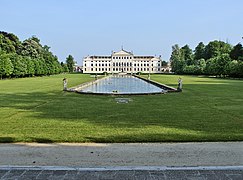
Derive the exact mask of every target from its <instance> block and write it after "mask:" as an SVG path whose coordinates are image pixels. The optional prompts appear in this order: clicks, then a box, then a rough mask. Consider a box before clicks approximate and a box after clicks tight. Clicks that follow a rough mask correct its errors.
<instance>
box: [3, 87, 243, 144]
mask: <svg viewBox="0 0 243 180" xmlns="http://www.w3.org/2000/svg"><path fill="white" fill-rule="evenodd" d="M242 86H243V85H242ZM184 88H185V89H184V90H183V92H182V93H177V94H164V95H152V96H129V98H131V99H132V101H131V102H129V103H128V104H117V103H116V101H115V100H114V98H116V97H112V96H98V95H80V94H76V93H68V92H60V91H52V92H45V93H44V92H32V93H28V92H26V93H21V94H17V93H16V94H0V100H1V101H0V108H1V109H2V110H3V116H2V120H4V121H5V123H6V122H7V121H8V120H14V119H15V118H18V121H19V120H20V121H22V123H25V121H26V119H29V122H30V121H32V120H35V121H36V120H46V121H56V122H54V123H56V127H55V128H58V126H59V124H60V123H59V122H58V121H65V122H66V123H69V122H74V123H75V125H76V126H78V127H77V129H76V130H79V131H80V133H82V130H80V129H79V128H80V127H81V129H82V128H83V127H82V124H86V123H87V124H89V126H90V128H94V129H95V128H97V127H98V130H99V129H100V130H101V129H102V128H107V129H108V131H109V128H110V129H118V130H121V129H122V128H125V129H129V128H131V129H134V130H135V129H136V130H137V129H142V130H144V131H145V132H144V135H139V134H138V135H139V136H140V137H130V136H126V135H124V136H120V135H118V134H116V133H115V131H113V132H111V133H113V134H112V135H110V136H106V137H99V138H95V137H87V136H86V137H85V138H86V139H87V140H89V141H91V142H161V141H162V139H163V138H161V137H158V136H161V134H154V135H153V134H152V135H151V132H148V131H153V126H154V127H163V128H173V129H176V130H182V131H183V130H185V131H195V132H200V133H205V134H206V135H207V134H210V135H211V134H213V133H214V132H215V131H216V132H219V133H220V132H222V134H224V133H228V134H229V135H230V136H231V137H236V136H238V137H241V139H243V130H242V129H243V117H242V116H241V115H240V114H239V112H240V110H242V107H243V101H242V102H239V101H237V102H233V101H232V99H234V98H235V99H239V98H242V99H243V95H241V94H240V89H237V88H235V89H234V88H231V87H229V86H227V87H225V86H224V84H212V85H210V86H209V85H206V84H197V85H195V84H185V85H184ZM191 90H192V91H193V92H192V91H191ZM232 91H233V92H232ZM219 92H220V93H219ZM229 92H230V93H229ZM216 104H217V107H216ZM224 105H228V106H229V105H232V107H233V106H235V107H236V106H237V107H236V110H238V111H239V112H238V114H237V113H236V114H234V113H235V112H232V110H227V109H226V110H224V111H223V110H220V109H219V108H220V106H224ZM4 109H6V111H4ZM0 112H1V110H0ZM19 112H22V114H19ZM5 114H6V115H5ZM25 114H27V115H25ZM21 116H23V117H21ZM0 122H1V120H0ZM35 123H36V122H35ZM38 125H42V123H41V122H40V123H39V124H37V127H36V128H38ZM32 126H33V125H32ZM149 127H151V128H150V129H149V130H148V131H147V130H146V129H148V128H149ZM97 133H98V132H97ZM234 133H238V135H234ZM53 134H55V131H53ZM101 134H102V133H101ZM28 136H31V135H28ZM149 136H153V137H149ZM185 136H187V135H185ZM64 138H65V137H64ZM107 138H108V139H110V141H108V140H107ZM28 139H30V141H32V142H39V143H52V142H53V140H51V139H48V138H47V139H45V138H31V137H30V138H29V137H28ZM131 139H134V141H132V140H131ZM190 139H193V135H190V136H188V137H187V138H185V137H182V136H181V137H180V136H179V135H177V139H173V138H172V137H171V138H170V137H168V138H164V140H165V141H166V142H172V141H173V142H175V141H190ZM239 139H240V138H238V139H237V140H239ZM16 141H18V140H17V139H14V138H11V137H2V138H0V142H5V143H7V142H16ZM197 141H198V140H197ZM207 141H208V139H207Z"/></svg>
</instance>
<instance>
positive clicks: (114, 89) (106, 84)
mask: <svg viewBox="0 0 243 180" xmlns="http://www.w3.org/2000/svg"><path fill="white" fill-rule="evenodd" d="M164 91H165V90H164V89H162V88H160V87H158V86H156V85H153V84H151V83H149V82H146V81H144V80H142V79H139V78H136V77H134V76H131V75H112V76H109V77H106V78H103V79H100V80H98V81H97V82H94V83H93V84H91V85H89V86H86V87H83V88H81V89H80V90H79V92H80V93H95V94H157V93H163V92H164Z"/></svg>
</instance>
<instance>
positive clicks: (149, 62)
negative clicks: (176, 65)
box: [83, 49, 164, 73]
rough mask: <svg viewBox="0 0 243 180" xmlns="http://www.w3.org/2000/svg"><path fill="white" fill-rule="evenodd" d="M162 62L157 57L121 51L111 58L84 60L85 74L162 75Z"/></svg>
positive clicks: (88, 57) (101, 57) (98, 57)
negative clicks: (124, 73) (138, 73)
mask: <svg viewBox="0 0 243 180" xmlns="http://www.w3.org/2000/svg"><path fill="white" fill-rule="evenodd" d="M162 71H164V69H163V67H162V60H161V58H160V57H156V56H135V55H134V54H133V53H132V52H128V51H125V50H123V49H122V50H121V51H119V52H112V54H111V55H110V56H87V57H85V58H84V59H83V73H104V72H107V73H120V72H126V73H137V72H142V73H160V72H162Z"/></svg>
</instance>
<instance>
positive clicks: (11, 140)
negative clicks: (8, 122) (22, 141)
mask: <svg viewBox="0 0 243 180" xmlns="http://www.w3.org/2000/svg"><path fill="white" fill-rule="evenodd" d="M28 139H29V140H28V141H27V142H36V143H54V141H52V140H51V139H46V138H34V137H30V138H28ZM15 142H19V141H18V139H16V138H13V137H0V143H15Z"/></svg>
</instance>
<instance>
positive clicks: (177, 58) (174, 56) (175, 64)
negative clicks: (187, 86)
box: [170, 44, 186, 74]
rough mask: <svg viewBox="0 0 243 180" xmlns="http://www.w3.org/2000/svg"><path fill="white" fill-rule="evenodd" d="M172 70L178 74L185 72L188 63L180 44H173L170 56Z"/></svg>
mask: <svg viewBox="0 0 243 180" xmlns="http://www.w3.org/2000/svg"><path fill="white" fill-rule="evenodd" d="M170 62H171V68H172V71H173V72H175V73H177V74H182V73H183V68H184V66H185V65H186V63H185V60H184V58H183V57H182V53H181V50H180V47H179V45H178V44H176V45H174V46H172V53H171V57H170Z"/></svg>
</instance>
